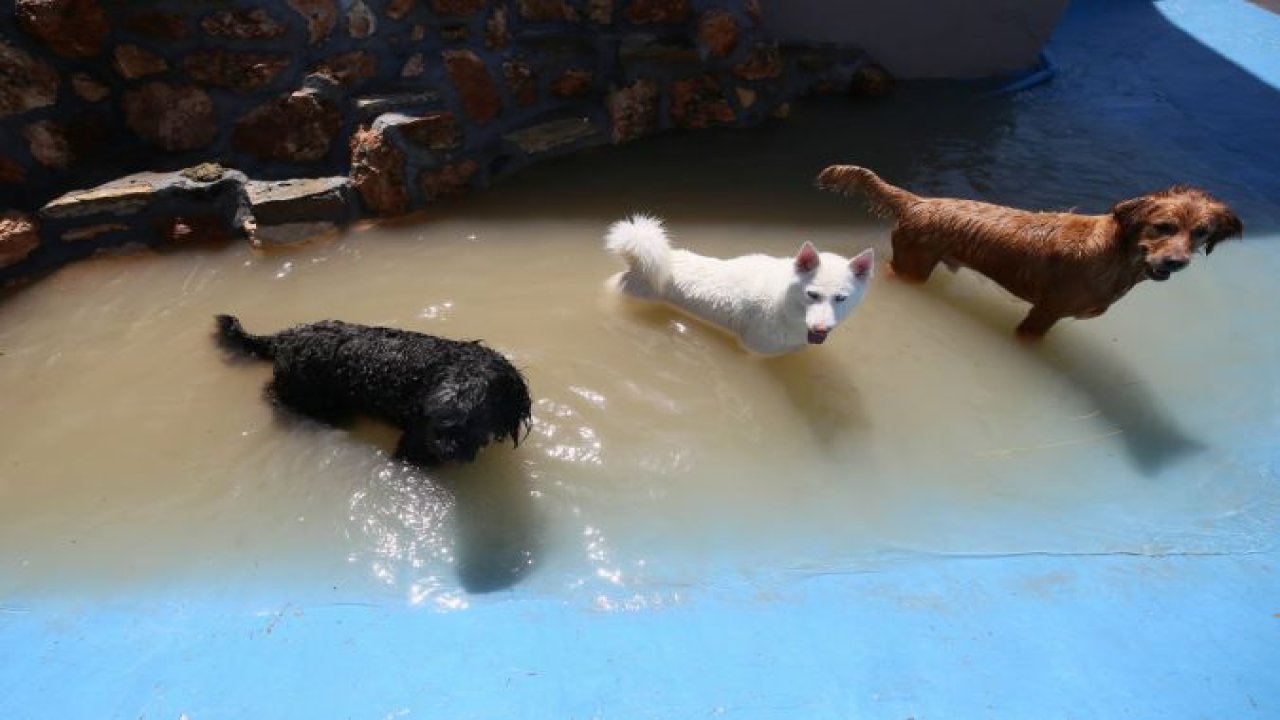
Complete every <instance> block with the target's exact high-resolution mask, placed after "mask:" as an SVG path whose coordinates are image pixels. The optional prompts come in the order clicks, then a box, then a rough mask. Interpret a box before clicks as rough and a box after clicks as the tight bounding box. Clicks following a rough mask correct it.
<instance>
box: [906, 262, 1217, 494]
mask: <svg viewBox="0 0 1280 720" xmlns="http://www.w3.org/2000/svg"><path fill="white" fill-rule="evenodd" d="M895 282H901V281H895ZM947 287H950V283H949V282H937V281H936V280H935V281H931V282H929V283H925V284H923V285H917V284H913V285H912V287H911V288H910V289H912V290H919V291H921V292H924V293H926V294H928V295H930V296H932V297H931V300H932V301H933V302H938V303H945V304H947V305H950V306H952V307H953V308H955V309H956V310H957V311H958V312H959V313H961V314H963V315H964V316H965V317H968V318H971V319H973V320H974V321H975V322H974V326H975V327H979V328H982V329H983V330H984V331H985V332H988V333H990V334H991V335H992V341H993V342H1007V343H1017V344H1019V345H1021V346H1022V349H1023V350H1025V352H1026V354H1027V355H1028V357H1032V358H1035V360H1036V361H1038V362H1040V363H1042V364H1043V365H1044V366H1045V367H1048V368H1049V369H1051V370H1053V371H1054V372H1055V373H1057V374H1058V375H1060V376H1062V377H1063V378H1064V379H1066V380H1067V381H1068V382H1070V383H1071V384H1072V385H1073V386H1075V387H1076V389H1077V390H1079V391H1080V392H1081V393H1083V394H1084V395H1085V396H1087V397H1088V398H1089V400H1090V401H1091V402H1092V403H1093V405H1094V406H1095V407H1097V408H1098V410H1099V412H1101V413H1102V415H1103V416H1105V417H1106V418H1107V419H1108V420H1109V421H1111V423H1112V424H1113V425H1115V426H1116V428H1117V429H1118V430H1119V431H1120V437H1121V439H1122V440H1123V442H1124V444H1125V450H1126V451H1127V452H1128V454H1129V459H1130V461H1131V462H1132V463H1133V465H1134V467H1135V468H1136V469H1137V470H1138V472H1140V473H1142V474H1143V475H1144V476H1147V477H1154V476H1156V475H1158V474H1160V473H1161V472H1162V471H1164V470H1165V469H1166V468H1167V467H1169V466H1171V465H1173V464H1175V463H1177V462H1178V461H1180V460H1184V459H1187V458H1189V457H1190V456H1192V455H1194V454H1196V453H1199V452H1202V451H1203V450H1205V445H1204V443H1202V442H1201V441H1199V440H1198V439H1196V438H1195V437H1193V436H1192V435H1190V434H1189V433H1188V432H1187V431H1185V430H1184V429H1183V428H1181V427H1179V425H1178V424H1177V422H1176V421H1175V420H1174V419H1173V418H1172V417H1170V416H1169V414H1168V412H1167V411H1166V410H1165V409H1164V408H1163V407H1162V406H1161V404H1160V402H1159V400H1158V399H1157V398H1156V396H1155V394H1154V393H1153V392H1152V391H1151V389H1150V387H1149V386H1148V385H1147V383H1146V382H1145V381H1144V380H1143V379H1142V374H1141V372H1139V371H1137V370H1134V369H1133V368H1131V367H1129V366H1128V365H1127V364H1125V362H1124V361H1123V360H1122V359H1121V358H1120V357H1119V356H1118V355H1116V353H1115V352H1113V351H1112V350H1111V349H1110V348H1108V347H1106V346H1105V345H1101V344H1099V343H1097V342H1096V341H1094V340H1092V339H1091V338H1089V337H1087V336H1085V335H1084V334H1082V333H1074V332H1072V330H1071V325H1070V324H1069V323H1068V322H1063V323H1060V324H1059V325H1058V326H1056V327H1055V328H1054V329H1053V330H1051V331H1050V332H1049V334H1048V335H1047V336H1046V338H1044V339H1042V340H1038V341H1024V340H1019V339H1017V338H1016V337H1015V335H1014V332H1013V329H1014V327H1015V326H1016V325H1017V324H1018V322H1019V321H1020V320H1021V318H1022V317H1023V316H1024V315H1025V314H1026V312H1027V309H1028V308H1029V307H1030V306H1028V305H1023V304H1020V305H1018V306H1017V309H1016V310H1015V311H1014V312H1013V313H1010V312H1008V308H1007V306H1004V305H998V304H997V303H995V302H993V301H992V300H990V299H987V298H982V297H976V296H974V295H972V294H966V295H963V296H961V295H955V294H950V293H948V292H947V291H946V288H947ZM1085 322H1088V321H1087V320H1086V321H1085Z"/></svg>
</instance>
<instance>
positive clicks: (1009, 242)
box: [818, 165, 1244, 338]
mask: <svg viewBox="0 0 1280 720" xmlns="http://www.w3.org/2000/svg"><path fill="white" fill-rule="evenodd" d="M818 186H819V187H821V188H824V189H827V190H834V191H837V192H840V193H844V194H846V195H849V194H853V192H854V191H855V190H861V191H862V192H863V193H864V194H865V195H866V196H867V198H868V199H869V201H870V204H871V207H872V210H873V211H874V212H876V213H877V214H880V215H886V216H892V217H893V218H895V219H896V220H897V226H896V227H895V228H894V229H893V235H892V238H891V239H892V242H893V259H892V260H891V261H890V266H891V267H892V269H893V271H894V272H895V273H896V274H897V275H898V276H900V277H902V278H905V279H908V280H913V281H917V282H924V281H925V280H928V279H929V274H930V273H931V272H933V268H934V267H935V266H936V265H937V264H938V263H939V262H941V263H943V264H945V265H946V266H947V267H949V268H951V269H952V270H955V269H957V268H958V267H961V266H963V267H969V268H972V269H974V270H977V271H978V272H980V273H982V274H983V275H986V276H987V277H989V278H991V279H992V280H994V281H996V282H997V283H998V284H999V285H1000V286H1001V287H1003V288H1004V289H1006V290H1008V291H1009V292H1011V293H1013V294H1014V295H1017V296H1018V297H1020V298H1022V299H1023V300H1026V301H1027V302H1030V303H1031V305H1032V307H1031V312H1029V313H1028V314H1027V317H1026V319H1024V320H1023V321H1022V324H1020V325H1018V330H1017V332H1018V335H1019V336H1021V337H1025V338H1039V337H1042V336H1043V335H1044V334H1045V333H1047V332H1048V331H1049V328H1051V327H1053V324H1054V323H1056V322H1057V321H1058V320H1059V319H1061V318H1064V317H1077V318H1091V317H1097V316H1098V315H1101V314H1102V313H1104V312H1106V310H1107V308H1108V307H1110V306H1111V304H1112V303H1114V302H1115V301H1117V300H1119V299H1120V298H1121V297H1124V294H1125V293H1127V292H1129V290H1130V289H1131V288H1132V287H1133V286H1134V285H1136V284H1138V283H1139V282H1141V281H1143V280H1146V279H1147V278H1150V279H1152V280H1157V281H1164V280H1168V279H1169V277H1170V275H1172V274H1173V273H1174V272H1177V271H1178V270H1181V269H1183V268H1184V267H1186V266H1187V265H1188V264H1189V263H1190V262H1191V255H1192V253H1194V252H1196V251H1197V250H1199V249H1200V248H1202V247H1203V248H1204V251H1205V254H1206V255H1208V254H1209V253H1211V252H1213V248H1214V246H1215V245H1217V244H1218V243H1219V242H1222V241H1223V240H1226V239H1227V238H1230V237H1235V236H1239V235H1240V234H1241V233H1242V232H1243V231H1244V228H1243V226H1242V225H1241V223H1240V218H1238V217H1236V215H1235V213H1233V212H1232V211H1231V209H1230V208H1228V207H1227V206H1226V205H1225V204H1223V203H1222V202H1220V201H1218V200H1215V199H1214V198H1212V197H1210V196H1209V194H1208V193H1205V192H1204V191H1202V190H1197V189H1195V188H1191V187H1185V186H1181V185H1179V186H1175V187H1171V188H1169V189H1167V190H1161V191H1160V192H1156V193H1151V194H1149V195H1143V196H1141V197H1136V198H1133V199H1131V200H1125V201H1124V202H1121V203H1119V204H1117V205H1116V206H1115V207H1113V208H1111V212H1109V213H1107V214H1105V215H1077V214H1075V213H1065V212H1028V211H1025V210H1016V209H1014V208H1008V207H1002V206H1000V205H992V204H989V203H983V202H976V201H973V200H958V199H953V198H924V197H920V196H918V195H914V194H912V193H910V192H907V191H906V190H903V189H902V188H898V187H894V186H893V185H890V184H889V183H887V182H885V181H883V180H881V179H880V178H879V177H878V176H877V175H876V174H875V173H873V172H871V171H870V170H867V169H865V168H860V167H856V166H853V165H832V166H831V167H829V168H827V169H826V170H823V171H822V173H821V174H820V175H818Z"/></svg>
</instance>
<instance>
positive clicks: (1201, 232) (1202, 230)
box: [1191, 225, 1209, 240]
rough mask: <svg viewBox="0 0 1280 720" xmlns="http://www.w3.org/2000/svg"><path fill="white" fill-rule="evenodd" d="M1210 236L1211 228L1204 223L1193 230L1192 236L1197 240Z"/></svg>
mask: <svg viewBox="0 0 1280 720" xmlns="http://www.w3.org/2000/svg"><path fill="white" fill-rule="evenodd" d="M1208 236H1209V228H1207V227H1205V226H1203V225H1200V226H1198V227H1197V228H1196V229H1195V230H1192V231H1191V237H1193V238H1195V239H1197V240H1202V239H1204V238H1206V237H1208Z"/></svg>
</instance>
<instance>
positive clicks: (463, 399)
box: [217, 315, 531, 466]
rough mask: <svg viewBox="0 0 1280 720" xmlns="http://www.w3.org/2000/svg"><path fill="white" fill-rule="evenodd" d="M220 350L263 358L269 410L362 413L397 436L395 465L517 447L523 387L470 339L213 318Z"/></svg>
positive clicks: (328, 417) (336, 417) (326, 417)
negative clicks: (265, 330) (274, 406)
mask: <svg viewBox="0 0 1280 720" xmlns="http://www.w3.org/2000/svg"><path fill="white" fill-rule="evenodd" d="M217 320H218V338H219V340H220V341H221V343H222V344H223V346H225V347H227V348H230V349H232V350H236V351H239V352H246V353H248V354H250V355H253V356H256V357H258V358H262V359H264V360H271V361H272V363H273V373H272V380H271V383H270V385H268V386H267V389H268V392H269V393H270V394H271V395H272V396H273V397H274V399H275V400H276V402H278V403H280V404H281V405H284V406H286V407H288V408H291V409H293V410H296V411H298V412H300V413H303V414H304V415H307V416H310V417H312V418H315V419H317V420H320V421H323V422H326V423H329V424H334V425H337V424H341V423H343V422H345V421H347V420H349V419H350V418H351V417H352V416H353V415H357V414H361V415H368V416H371V417H375V418H378V419H380V420H385V421H387V422H390V423H392V424H394V425H396V426H397V427H399V428H400V429H402V430H403V431H404V434H403V435H401V436H400V442H399V445H398V447H397V448H396V457H399V458H403V459H405V460H408V461H410V462H413V463H417V464H420V465H424V466H432V465H438V464H440V463H444V462H449V461H455V460H456V461H464V462H470V461H472V460H474V459H475V457H476V452H478V451H479V450H480V448H482V447H484V446H485V445H487V444H488V443H489V442H490V441H492V440H498V441H501V440H505V439H507V438H510V439H511V441H512V442H513V443H515V445H516V446H519V445H520V435H521V431H522V430H523V431H524V432H526V433H527V432H528V429H529V426H530V423H531V418H530V409H529V406H530V402H529V389H528V387H527V386H526V385H525V381H524V378H523V377H522V376H521V375H520V371H518V370H516V369H515V368H514V367H512V365H511V363H509V362H507V359H506V358H504V357H503V356H502V355H500V354H499V353H497V352H495V351H493V350H491V349H489V348H487V347H484V346H483V345H481V344H480V343H479V342H478V341H473V342H461V341H458V340H448V339H445V338H440V337H435V336H433V335H426V334H423V333H416V332H410V331H407V330H396V329H394V328H383V327H370V326H368V325H353V324H350V323H344V322H339V321H337V320H325V321H322V322H317V323H311V324H307V325H299V326H297V327H293V328H290V329H288V330H284V331H282V332H279V333H276V334H275V335H250V334H249V333H247V332H245V330H244V328H243V327H241V326H240V321H239V320H237V319H236V318H234V317H232V316H230V315H219V316H217Z"/></svg>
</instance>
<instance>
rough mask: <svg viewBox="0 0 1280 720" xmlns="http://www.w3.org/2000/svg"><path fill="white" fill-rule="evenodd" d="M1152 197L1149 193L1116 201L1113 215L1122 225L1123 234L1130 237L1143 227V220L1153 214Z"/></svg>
mask: <svg viewBox="0 0 1280 720" xmlns="http://www.w3.org/2000/svg"><path fill="white" fill-rule="evenodd" d="M1151 205H1152V202H1151V198H1150V197H1149V196H1147V195H1143V196H1141V197H1136V198H1130V199H1128V200H1124V201H1121V202H1118V203H1116V205H1115V207H1113V208H1111V215H1112V217H1114V218H1115V219H1116V222H1117V223H1118V224H1119V225H1120V232H1121V234H1122V235H1123V236H1124V237H1126V238H1128V237H1130V236H1132V235H1133V234H1134V233H1135V232H1137V231H1138V230H1141V229H1142V222H1143V220H1145V219H1146V217H1147V216H1148V215H1149V214H1151V209H1152V208H1151Z"/></svg>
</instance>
